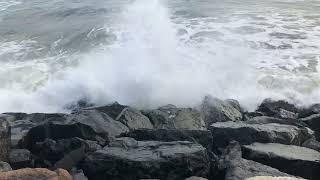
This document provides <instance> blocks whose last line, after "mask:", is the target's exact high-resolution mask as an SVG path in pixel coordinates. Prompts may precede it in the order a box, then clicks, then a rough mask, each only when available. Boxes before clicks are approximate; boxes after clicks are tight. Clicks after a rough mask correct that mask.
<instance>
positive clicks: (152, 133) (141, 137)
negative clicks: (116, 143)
mask: <svg viewBox="0 0 320 180" xmlns="http://www.w3.org/2000/svg"><path fill="white" fill-rule="evenodd" d="M121 137H131V138H134V139H135V140H138V141H165V142H170V141H190V142H194V143H198V144H201V145H202V146H203V147H205V148H207V149H209V150H211V149H212V142H213V140H212V134H211V132H210V131H206V130H187V129H137V130H134V131H130V132H127V133H124V134H121Z"/></svg>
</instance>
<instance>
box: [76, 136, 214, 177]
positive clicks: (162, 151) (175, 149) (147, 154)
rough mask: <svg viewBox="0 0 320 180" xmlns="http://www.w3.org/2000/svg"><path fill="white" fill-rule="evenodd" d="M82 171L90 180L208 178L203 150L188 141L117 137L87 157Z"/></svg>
mask: <svg viewBox="0 0 320 180" xmlns="http://www.w3.org/2000/svg"><path fill="white" fill-rule="evenodd" d="M82 169H83V170H84V172H85V174H86V176H87V177H88V178H89V179H92V180H104V179H105V180H106V179H108V180H121V179H126V180H135V179H152V178H155V179H170V180H178V179H179V180H180V179H184V178H187V177H190V176H192V175H195V176H201V177H207V175H208V173H209V159H208V156H207V152H206V149H205V148H204V147H203V146H201V145H199V144H195V143H191V142H187V141H174V142H159V141H136V140H134V139H132V138H119V139H117V140H116V141H113V142H112V143H111V144H110V146H108V147H105V148H104V149H103V150H98V151H96V152H94V153H92V154H90V155H89V156H88V157H87V158H86V159H85V161H84V163H83V167H82Z"/></svg>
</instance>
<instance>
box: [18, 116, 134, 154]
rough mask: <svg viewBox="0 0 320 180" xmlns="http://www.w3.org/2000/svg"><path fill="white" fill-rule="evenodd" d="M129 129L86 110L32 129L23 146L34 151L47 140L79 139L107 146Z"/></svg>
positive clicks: (43, 123) (57, 118) (106, 117)
mask: <svg viewBox="0 0 320 180" xmlns="http://www.w3.org/2000/svg"><path fill="white" fill-rule="evenodd" d="M127 131H129V129H128V128H127V127H126V126H125V125H123V124H122V123H121V122H119V121H115V120H113V119H112V118H111V117H109V116H108V115H107V114H105V113H102V112H99V111H97V110H84V111H80V112H77V113H74V114H71V115H64V116H62V117H55V118H50V119H46V120H45V121H43V122H42V123H39V124H38V125H36V126H35V127H33V128H31V129H30V130H29V132H28V133H27V135H26V136H24V138H23V139H22V141H21V146H22V147H26V148H27V149H32V148H33V147H34V145H35V144H36V143H37V142H42V141H44V140H45V139H47V138H49V139H53V140H59V139H68V138H73V137H79V138H82V139H85V140H93V141H98V142H99V143H100V144H102V145H103V144H106V143H107V142H108V141H109V140H110V138H112V137H115V136H117V135H120V134H121V133H123V132H127ZM57 132H59V133H57Z"/></svg>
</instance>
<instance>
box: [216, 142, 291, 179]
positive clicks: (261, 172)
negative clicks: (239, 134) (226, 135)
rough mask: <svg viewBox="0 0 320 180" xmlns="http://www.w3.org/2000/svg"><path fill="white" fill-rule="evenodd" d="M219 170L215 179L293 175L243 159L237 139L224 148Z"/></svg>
mask: <svg viewBox="0 0 320 180" xmlns="http://www.w3.org/2000/svg"><path fill="white" fill-rule="evenodd" d="M217 171H218V172H219V173H218V174H217V176H216V177H215V179H225V180H244V179H246V178H251V177H256V176H278V177H280V176H281V177H282V176H283V177H290V176H291V175H288V174H286V173H283V172H280V171H279V170H277V169H274V168H272V167H269V166H266V165H263V164H260V163H258V162H255V161H251V160H247V159H243V158H242V156H241V147H240V145H239V144H238V143H237V142H235V141H232V142H231V143H230V144H229V146H228V147H227V148H226V149H225V150H224V152H223V154H222V156H221V160H220V163H219V169H218V170H217Z"/></svg>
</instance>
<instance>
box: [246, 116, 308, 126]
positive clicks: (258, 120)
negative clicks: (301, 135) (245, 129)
mask: <svg viewBox="0 0 320 180" xmlns="http://www.w3.org/2000/svg"><path fill="white" fill-rule="evenodd" d="M246 123H248V124H271V123H277V124H287V125H293V126H298V127H308V125H307V124H306V123H304V122H303V121H300V120H297V119H280V118H275V117H269V116H257V117H253V118H251V119H249V120H247V121H246Z"/></svg>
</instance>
